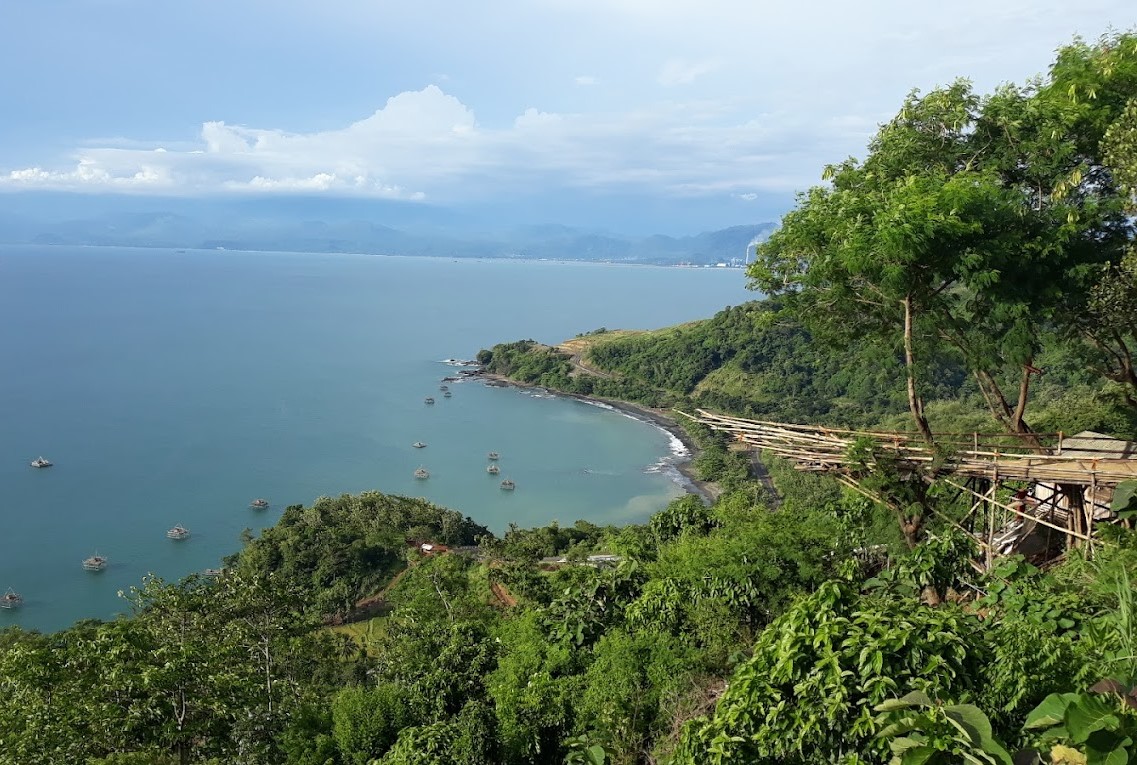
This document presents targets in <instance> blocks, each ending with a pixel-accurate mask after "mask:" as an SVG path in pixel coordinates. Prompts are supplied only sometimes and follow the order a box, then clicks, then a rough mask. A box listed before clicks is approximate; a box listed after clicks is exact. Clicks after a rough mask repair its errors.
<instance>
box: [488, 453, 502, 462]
mask: <svg viewBox="0 0 1137 765" xmlns="http://www.w3.org/2000/svg"><path fill="white" fill-rule="evenodd" d="M500 456H501V455H500V454H498V453H497V452H490V453H489V454H487V455H486V459H490V460H496V459H497V458H498V457H500Z"/></svg>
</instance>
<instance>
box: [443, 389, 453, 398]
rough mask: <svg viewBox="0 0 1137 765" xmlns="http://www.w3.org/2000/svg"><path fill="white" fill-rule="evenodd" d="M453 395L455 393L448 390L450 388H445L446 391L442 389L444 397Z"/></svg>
mask: <svg viewBox="0 0 1137 765" xmlns="http://www.w3.org/2000/svg"><path fill="white" fill-rule="evenodd" d="M453 395H454V394H453V393H451V392H450V391H448V390H444V391H442V397H443V398H450V397H451V396H453Z"/></svg>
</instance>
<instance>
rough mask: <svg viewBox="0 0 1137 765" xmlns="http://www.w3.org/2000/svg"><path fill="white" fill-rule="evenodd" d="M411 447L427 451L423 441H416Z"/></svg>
mask: <svg viewBox="0 0 1137 765" xmlns="http://www.w3.org/2000/svg"><path fill="white" fill-rule="evenodd" d="M411 446H413V447H414V448H416V449H425V448H426V444H424V443H423V442H422V441H415V442H414V443H413V444H411Z"/></svg>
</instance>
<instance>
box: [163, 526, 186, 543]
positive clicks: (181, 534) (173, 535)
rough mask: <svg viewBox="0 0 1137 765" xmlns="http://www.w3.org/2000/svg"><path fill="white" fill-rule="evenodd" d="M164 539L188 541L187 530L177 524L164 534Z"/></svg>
mask: <svg viewBox="0 0 1137 765" xmlns="http://www.w3.org/2000/svg"><path fill="white" fill-rule="evenodd" d="M166 537H167V538H169V539H189V529H187V528H186V527H185V526H183V525H181V524H180V523H179V524H178V525H177V526H174V528H172V529H170V530H169V531H167V532H166Z"/></svg>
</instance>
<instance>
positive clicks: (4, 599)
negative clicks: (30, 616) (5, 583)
mask: <svg viewBox="0 0 1137 765" xmlns="http://www.w3.org/2000/svg"><path fill="white" fill-rule="evenodd" d="M22 605H24V596H23V595H21V594H20V593H18V592H16V591H14V590H13V589H12V588H10V587H9V588H8V591H7V592H5V593H4V594H3V595H0V608H19V607H20V606H22Z"/></svg>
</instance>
